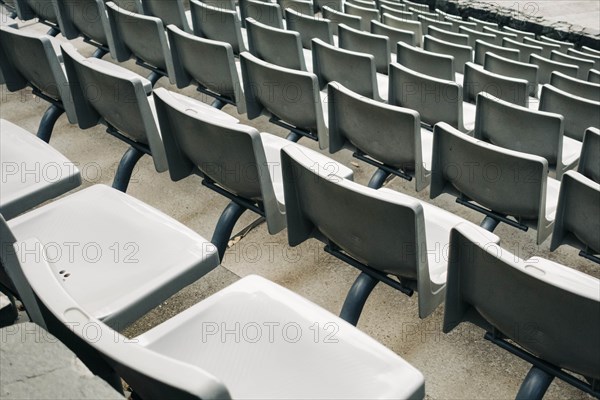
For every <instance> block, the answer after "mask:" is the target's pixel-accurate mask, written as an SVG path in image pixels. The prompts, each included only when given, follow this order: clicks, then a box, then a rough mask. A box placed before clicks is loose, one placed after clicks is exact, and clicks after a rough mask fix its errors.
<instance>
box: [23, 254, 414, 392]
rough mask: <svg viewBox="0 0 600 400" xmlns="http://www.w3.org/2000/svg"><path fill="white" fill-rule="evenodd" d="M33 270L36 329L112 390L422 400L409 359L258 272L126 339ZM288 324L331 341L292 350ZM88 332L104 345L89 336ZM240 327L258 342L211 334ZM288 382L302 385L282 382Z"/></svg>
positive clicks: (306, 340)
mask: <svg viewBox="0 0 600 400" xmlns="http://www.w3.org/2000/svg"><path fill="white" fill-rule="evenodd" d="M29 267H31V266H29V265H25V266H24V268H23V269H24V270H25V274H26V276H27V279H29V280H30V281H31V282H32V287H33V292H35V293H36V295H37V296H36V298H37V299H39V303H38V304H40V306H39V307H38V308H40V309H43V310H44V312H43V314H42V313H40V314H42V318H43V319H42V320H38V323H40V324H42V325H43V326H46V325H47V326H49V327H56V328H55V329H56V330H57V331H58V333H56V334H57V336H58V337H59V338H60V339H61V340H62V341H64V342H66V343H68V344H70V345H71V346H72V347H74V348H75V349H77V350H78V351H79V356H80V357H84V359H85V360H86V361H87V365H88V367H89V368H90V370H92V371H93V372H94V373H96V374H99V372H98V370H100V371H102V372H104V374H103V375H104V376H105V377H106V378H105V379H107V380H109V381H111V382H112V383H113V384H114V385H120V384H121V380H120V379H119V378H120V377H122V378H123V379H125V380H127V383H128V384H129V385H130V387H131V388H132V390H133V396H134V397H136V398H139V399H152V398H156V397H159V398H170V399H173V398H177V399H182V400H192V399H193V400H199V399H215V398H218V399H230V398H260V399H297V398H304V399H319V398H328V397H335V396H336V395H339V396H341V397H344V398H348V397H352V396H356V397H361V398H381V397H384V396H388V395H389V396H391V397H394V398H411V399H413V398H414V399H422V398H423V397H424V396H425V388H424V378H423V375H422V374H421V373H420V372H419V371H418V370H417V369H415V368H414V367H412V366H411V365H410V364H409V363H408V362H406V361H405V360H403V359H402V358H401V357H399V356H398V355H396V354H395V353H394V352H392V351H390V350H389V349H387V348H386V347H385V346H383V345H381V344H380V343H378V342H377V341H376V340H375V339H373V338H371V337H369V336H368V335H366V334H364V333H363V332H361V331H360V330H358V329H356V328H354V327H353V326H351V325H349V324H347V323H345V322H344V321H342V320H341V319H339V318H338V317H336V316H335V315H333V314H331V313H330V312H328V311H326V310H324V309H323V308H321V307H319V306H317V305H315V304H314V303H312V302H310V301H308V300H306V299H305V298H303V297H301V296H299V295H297V294H295V293H293V292H292V291H290V290H287V289H284V288H283V287H281V286H279V285H277V284H275V283H272V282H270V281H267V280H266V279H264V278H261V277H258V276H256V275H251V276H248V277H245V278H243V279H241V280H239V281H237V282H235V283H233V284H232V285H230V286H228V287H227V288H225V289H222V290H221V291H219V292H217V293H216V294H214V295H212V296H210V297H208V298H206V299H205V300H203V301H201V302H200V303H198V304H196V305H194V306H193V307H191V308H189V309H187V310H186V311H184V312H182V313H181V314H178V315H177V316H175V317H173V318H171V319H169V320H167V321H165V322H163V323H161V324H159V325H157V326H155V327H154V328H153V329H151V330H149V331H148V332H146V333H144V334H142V335H140V336H137V337H135V338H134V339H133V340H129V339H127V338H126V337H124V336H121V335H120V334H119V333H118V332H117V331H116V330H112V329H110V328H109V327H107V326H106V325H104V324H103V323H102V322H100V321H99V320H97V319H95V318H94V317H93V315H90V314H89V313H87V312H86V310H85V308H84V307H82V306H81V305H80V304H79V303H78V302H77V301H76V300H74V299H73V298H71V297H70V296H69V295H68V294H67V293H65V291H64V290H62V289H61V287H60V284H59V283H58V282H57V280H56V279H52V276H51V275H50V274H49V273H44V272H45V271H42V270H41V269H40V268H35V267H32V268H29ZM36 305H37V304H36ZM36 305H32V306H31V307H34V306H36ZM289 318H293V321H294V324H296V325H294V326H297V327H298V329H299V330H302V331H303V332H304V331H305V330H306V331H307V332H308V331H314V330H315V324H316V327H317V328H316V329H317V330H316V331H315V334H318V335H320V336H319V337H321V338H326V339H324V340H325V342H327V341H330V342H331V343H333V344H331V345H328V344H326V343H322V342H319V343H315V341H314V340H313V338H312V334H311V335H303V336H302V337H299V338H298V340H295V339H294V340H295V342H294V343H292V342H291V341H290V340H289V339H287V338H288V334H287V328H286V326H287V324H288V323H289ZM311 324H313V325H311ZM328 324H331V325H328ZM73 325H75V328H74V329H71V326H73ZM90 325H91V326H93V327H95V328H96V330H95V331H94V332H97V333H98V340H91V339H90V337H89V334H86V332H87V330H89V329H86V327H89V326H90ZM209 326H210V328H209ZM236 326H244V327H246V326H252V329H251V330H250V331H251V332H255V329H254V328H257V329H258V334H259V335H260V336H257V337H254V336H247V338H248V339H249V340H246V337H245V338H244V340H241V341H237V342H234V340H233V339H231V341H230V340H222V338H221V334H220V333H219V334H214V333H216V332H213V333H209V331H208V330H209V329H212V328H215V327H216V328H217V329H221V328H222V329H225V328H227V329H232V328H229V327H236ZM330 326H335V327H336V333H335V338H334V340H331V339H329V340H328V339H327V338H328V337H329V336H328V335H329V333H330V331H331V329H330V328H329V327H330ZM58 327H60V328H62V329H59V328H58ZM66 327H68V328H66ZM263 327H269V328H266V329H271V328H273V332H274V334H273V340H272V341H271V340H269V333H270V332H271V331H269V332H266V331H262V329H263ZM282 327H283V329H282ZM246 330H247V329H246V328H244V330H243V332H246ZM51 331H52V329H51ZM250 331H248V332H250ZM261 331H262V332H261ZM228 332H229V331H228ZM244 335H245V333H244ZM275 335H277V336H275ZM289 337H290V338H293V336H291V334H290V335H289ZM229 338H232V336H229ZM292 360H293V362H290V361H292ZM349 360H351V361H349ZM101 376H102V375H101ZM289 376H293V377H294V379H295V383H290V382H289V381H288V380H286V379H285V377H289ZM391 377H393V379H392V378H391ZM374 378H375V379H376V380H377V381H381V382H374V381H373V379H374Z"/></svg>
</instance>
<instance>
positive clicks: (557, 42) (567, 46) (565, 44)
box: [540, 36, 575, 53]
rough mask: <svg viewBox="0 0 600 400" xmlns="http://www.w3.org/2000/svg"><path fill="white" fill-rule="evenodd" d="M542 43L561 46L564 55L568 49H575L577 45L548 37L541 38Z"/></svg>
mask: <svg viewBox="0 0 600 400" xmlns="http://www.w3.org/2000/svg"><path fill="white" fill-rule="evenodd" d="M540 41H542V42H545V43H550V44H554V45H557V46H559V47H560V51H562V52H563V53H566V52H567V50H568V49H571V48H574V47H575V43H570V42H565V41H564V40H556V39H552V38H549V37H548V36H540Z"/></svg>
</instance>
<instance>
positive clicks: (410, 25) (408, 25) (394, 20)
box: [381, 13, 423, 46]
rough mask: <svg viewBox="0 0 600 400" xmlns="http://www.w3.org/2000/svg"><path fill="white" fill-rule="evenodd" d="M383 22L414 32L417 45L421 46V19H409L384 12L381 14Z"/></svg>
mask: <svg viewBox="0 0 600 400" xmlns="http://www.w3.org/2000/svg"><path fill="white" fill-rule="evenodd" d="M381 22H382V23H384V24H385V25H387V26H391V27H392V28H396V29H401V30H403V31H409V32H412V33H413V34H414V35H415V41H416V46H421V45H422V44H423V28H422V27H421V23H420V22H419V21H409V20H407V19H405V18H398V17H394V16H393V15H391V14H388V13H384V14H383V15H382V16H381Z"/></svg>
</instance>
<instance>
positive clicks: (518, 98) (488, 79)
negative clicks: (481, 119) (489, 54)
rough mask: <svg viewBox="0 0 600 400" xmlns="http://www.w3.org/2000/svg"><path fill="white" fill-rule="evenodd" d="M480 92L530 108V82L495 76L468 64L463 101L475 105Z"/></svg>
mask: <svg viewBox="0 0 600 400" xmlns="http://www.w3.org/2000/svg"><path fill="white" fill-rule="evenodd" d="M480 92H485V93H490V94H492V95H493V96H495V97H498V98H500V99H502V100H506V101H509V102H511V103H513V104H517V105H520V106H523V107H528V106H529V82H527V81H526V80H524V79H518V78H511V77H508V76H505V75H499V74H495V73H493V72H489V71H486V70H485V69H483V68H481V66H479V65H475V64H473V63H466V64H465V77H464V83H463V100H464V101H467V102H469V103H475V100H476V98H477V94H478V93H480Z"/></svg>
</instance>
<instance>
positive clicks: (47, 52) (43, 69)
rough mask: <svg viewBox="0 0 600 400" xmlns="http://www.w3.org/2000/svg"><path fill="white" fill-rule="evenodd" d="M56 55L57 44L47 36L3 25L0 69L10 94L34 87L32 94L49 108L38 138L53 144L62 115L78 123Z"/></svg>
mask: <svg viewBox="0 0 600 400" xmlns="http://www.w3.org/2000/svg"><path fill="white" fill-rule="evenodd" d="M57 53H60V49H59V47H58V42H56V41H55V39H54V38H52V37H50V36H47V35H39V34H35V33H30V32H27V31H25V30H17V29H13V28H10V27H8V26H2V25H0V59H1V60H2V61H1V62H0V69H2V75H3V76H4V80H5V83H6V88H7V89H8V90H9V91H10V92H15V91H17V90H21V89H24V88H26V87H28V86H29V87H31V88H32V89H33V94H34V95H35V96H37V97H39V98H41V99H43V100H45V101H47V102H48V103H50V106H49V107H48V109H47V110H46V112H45V113H44V116H43V117H42V120H41V121H40V125H39V127H38V131H37V136H38V137H39V138H40V139H42V140H43V141H45V142H49V141H50V137H51V135H52V130H53V128H54V124H55V123H56V121H57V120H58V118H59V117H60V116H61V115H62V114H63V113H66V114H67V118H68V120H69V122H70V123H71V124H75V123H77V115H76V113H75V107H74V105H73V99H72V97H71V93H70V92H69V83H68V81H67V77H66V76H65V72H64V70H63V65H62V63H61V62H60V60H59V56H58V54H57Z"/></svg>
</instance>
